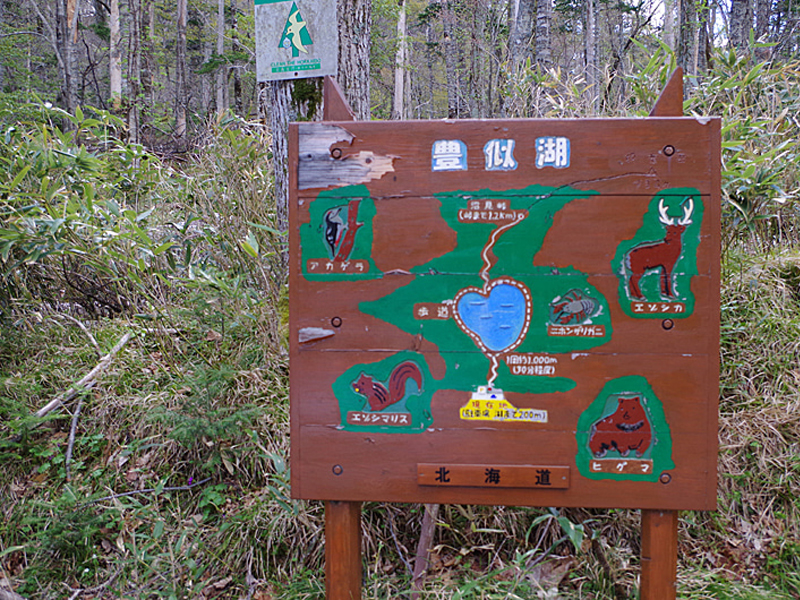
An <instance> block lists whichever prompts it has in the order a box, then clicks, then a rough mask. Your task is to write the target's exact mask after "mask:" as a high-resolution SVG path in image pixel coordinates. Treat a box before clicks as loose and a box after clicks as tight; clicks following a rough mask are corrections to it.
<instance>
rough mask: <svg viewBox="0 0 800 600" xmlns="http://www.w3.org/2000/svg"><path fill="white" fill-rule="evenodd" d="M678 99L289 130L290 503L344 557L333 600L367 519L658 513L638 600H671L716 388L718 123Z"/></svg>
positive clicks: (713, 439)
mask: <svg viewBox="0 0 800 600" xmlns="http://www.w3.org/2000/svg"><path fill="white" fill-rule="evenodd" d="M329 83H332V82H329ZM330 89H331V90H335V86H332V87H330ZM333 96H334V99H335V96H336V95H335V94H334V95H333ZM327 98H328V97H327V96H326V101H327ZM681 98H682V86H681V84H680V79H679V75H678V76H676V77H674V78H673V80H672V81H671V82H670V85H669V86H668V88H667V89H666V90H665V93H664V94H662V99H661V100H660V101H659V105H657V107H656V109H654V111H653V115H655V116H651V117H650V118H642V119H581V120H571V119H565V120H481V121H424V122H413V121H411V122H407V121H406V122H354V121H333V120H328V121H326V122H322V123H299V124H293V125H291V127H290V131H289V144H290V154H289V155H290V178H291V198H290V261H291V265H290V307H291V317H290V335H291V349H290V354H291V421H292V431H291V435H292V453H291V467H292V469H291V484H292V495H293V497H295V498H304V499H322V500H327V501H329V502H328V504H327V511H328V519H327V523H328V525H327V527H328V546H327V547H328V549H329V557H337V556H347V557H348V558H346V559H341V558H338V559H336V560H329V565H328V579H329V585H328V597H329V599H333V598H351V597H358V586H359V581H360V576H359V572H360V571H359V570H358V569H359V567H358V565H359V564H360V563H359V560H358V558H355V556H356V555H357V553H358V539H359V538H358V531H359V527H358V514H359V510H360V509H359V504H358V502H360V501H366V500H374V501H398V502H424V503H469V504H502V505H528V506H582V507H598V508H613V507H617V508H641V509H646V510H644V511H643V541H642V588H641V597H642V598H643V599H647V598H660V599H662V598H674V595H675V588H674V580H675V552H676V550H675V548H676V539H677V537H676V535H677V516H676V515H677V513H676V512H675V511H677V510H682V509H698V510H711V509H714V508H715V506H716V482H717V476H716V456H717V398H718V380H719V276H720V274H719V269H720V261H719V243H720V230H719V221H720V194H719V190H720V120H719V119H717V118H694V117H669V116H664V115H666V114H675V113H676V112H677V113H678V114H679V110H680V104H681ZM331 105H333V103H332V104H331ZM336 106H339V105H338V104H337V105H336ZM665 107H666V108H665ZM676 107H677V110H675V108H676ZM342 114H344V115H345V117H343V118H346V114H347V113H346V112H343V113H342ZM337 553H338V554H337ZM348 565H349V566H348ZM331 582H333V583H331Z"/></svg>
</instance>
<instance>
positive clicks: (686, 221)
mask: <svg viewBox="0 0 800 600" xmlns="http://www.w3.org/2000/svg"><path fill="white" fill-rule="evenodd" d="M687 200H688V201H689V206H684V207H683V218H682V219H681V220H680V221H678V225H690V224H691V222H692V212H693V211H694V199H693V198H692V197H691V196H686V198H684V200H683V202H686V201H687ZM682 204H683V203H682Z"/></svg>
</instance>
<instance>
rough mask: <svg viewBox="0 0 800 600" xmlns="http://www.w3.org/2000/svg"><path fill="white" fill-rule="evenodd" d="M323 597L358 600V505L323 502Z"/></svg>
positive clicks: (359, 549) (359, 507) (332, 599)
mask: <svg viewBox="0 0 800 600" xmlns="http://www.w3.org/2000/svg"><path fill="white" fill-rule="evenodd" d="M325 597H326V598H327V600H361V502H335V501H329V502H325Z"/></svg>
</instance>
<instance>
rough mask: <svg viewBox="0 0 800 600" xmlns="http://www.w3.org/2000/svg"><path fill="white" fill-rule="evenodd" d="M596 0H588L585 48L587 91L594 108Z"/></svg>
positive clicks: (595, 87) (595, 93)
mask: <svg viewBox="0 0 800 600" xmlns="http://www.w3.org/2000/svg"><path fill="white" fill-rule="evenodd" d="M595 11H596V7H595V0H586V14H585V18H584V25H585V29H586V31H585V35H584V41H585V44H586V46H585V48H586V90H587V92H588V94H589V102H590V104H591V106H592V107H595V108H596V106H597V98H598V93H597V38H596V35H595V33H596V31H597V16H596V14H595Z"/></svg>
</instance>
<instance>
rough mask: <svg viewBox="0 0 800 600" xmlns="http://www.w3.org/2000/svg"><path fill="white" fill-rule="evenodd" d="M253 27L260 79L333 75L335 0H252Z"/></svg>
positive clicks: (334, 57) (334, 60)
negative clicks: (330, 0)
mask: <svg viewBox="0 0 800 600" xmlns="http://www.w3.org/2000/svg"><path fill="white" fill-rule="evenodd" d="M255 29H256V73H257V77H258V80H259V81H275V80H279V79H300V78H303V77H321V76H323V75H335V74H336V68H337V55H338V48H339V46H338V43H339V39H338V30H337V24H336V3H335V2H323V1H322V0H255Z"/></svg>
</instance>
